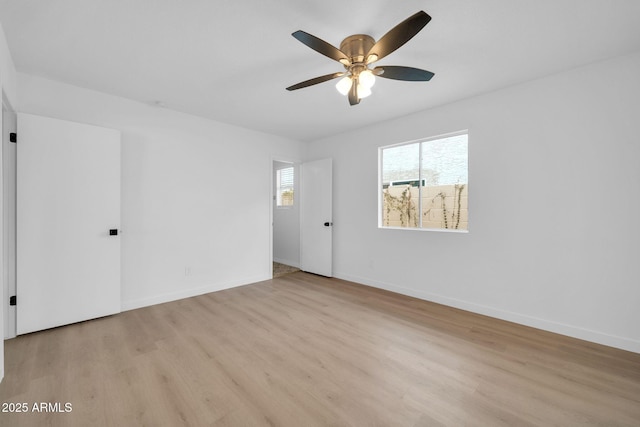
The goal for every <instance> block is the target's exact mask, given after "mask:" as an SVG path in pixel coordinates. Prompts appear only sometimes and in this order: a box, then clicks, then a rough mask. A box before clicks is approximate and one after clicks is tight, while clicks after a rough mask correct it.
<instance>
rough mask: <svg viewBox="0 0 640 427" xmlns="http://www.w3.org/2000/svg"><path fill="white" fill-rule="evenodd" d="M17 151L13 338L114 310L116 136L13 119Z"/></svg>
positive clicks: (63, 124) (117, 225)
mask: <svg viewBox="0 0 640 427" xmlns="http://www.w3.org/2000/svg"><path fill="white" fill-rule="evenodd" d="M17 150H18V152H17V259H16V261H17V332H18V334H25V333H28V332H33V331H38V330H41V329H47V328H52V327H55V326H61V325H66V324H69V323H74V322H79V321H83V320H88V319H92V318H96V317H101V316H106V315H110V314H114V313H117V312H119V311H120V237H119V234H120V233H119V231H120V230H119V229H120V133H119V132H118V131H116V130H112V129H105V128H100V127H96V126H89V125H84V124H79V123H72V122H66V121H62V120H56V119H51V118H46V117H39V116H33V115H29V114H18V143H17ZM111 230H114V231H111ZM115 230H117V231H115ZM116 232H117V233H118V234H117V235H114V233H116Z"/></svg>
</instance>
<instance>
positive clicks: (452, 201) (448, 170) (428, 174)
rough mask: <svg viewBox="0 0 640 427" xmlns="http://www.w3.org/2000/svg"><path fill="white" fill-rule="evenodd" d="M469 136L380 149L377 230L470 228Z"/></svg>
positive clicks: (440, 137)
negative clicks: (381, 228)
mask: <svg viewBox="0 0 640 427" xmlns="http://www.w3.org/2000/svg"><path fill="white" fill-rule="evenodd" d="M467 145H468V133H467V132H466V131H464V132H457V133H454V134H449V135H444V136H438V137H434V138H428V139H424V140H420V141H413V142H408V143H404V144H398V145H392V146H387V147H381V148H380V152H379V154H380V178H381V179H380V226H381V227H385V228H413V229H431V230H457V231H467V230H468V229H469V222H468V221H469V219H468V218H469V208H468V194H469V182H468V181H469V178H468V151H467V149H468V146H467Z"/></svg>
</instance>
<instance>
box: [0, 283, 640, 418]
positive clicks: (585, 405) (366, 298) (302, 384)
mask: <svg viewBox="0 0 640 427" xmlns="http://www.w3.org/2000/svg"><path fill="white" fill-rule="evenodd" d="M0 402H13V403H21V402H24V403H27V404H28V405H29V406H30V407H31V406H32V405H33V404H34V403H39V402H52V403H55V402H58V403H60V405H61V407H62V408H64V404H65V403H71V405H72V412H69V413H44V414H43V413H18V414H8V413H0V425H2V426H38V427H40V426H45V425H55V426H83V427H84V426H138V425H145V426H172V427H173V426H182V425H192V426H263V425H264V426H295V427H301V426H303V427H306V426H326V425H331V426H440V425H446V426H465V425H467V426H532V425H536V426H554V425H556V426H577V425H579V426H585V425H599V426H639V425H640V354H635V353H629V352H625V351H621V350H616V349H612V348H608V347H603V346H599V345H596V344H590V343H586V342H583V341H579V340H575V339H571V338H566V337H561V336H558V335H554V334H551V333H547V332H542V331H539V330H535V329H530V328H526V327H522V326H517V325H514V324H510V323H506V322H502V321H498V320H495V319H490V318H487V317H483V316H479V315H474V314H470V313H467V312H463V311H459V310H455V309H452V308H448V307H444V306H440V305H437V304H432V303H428V302H425V301H420V300H417V299H413V298H409V297H405V296H400V295H395V294H392V293H389V292H385V291H381V290H376V289H372V288H369V287H365V286H360V285H356V284H353V283H349V282H345V281H342V280H337V279H326V278H321V277H317V276H313V275H309V274H306V273H301V272H298V273H293V274H289V275H286V276H283V277H282V278H278V279H274V280H272V281H267V282H261V283H257V284H254V285H249V286H243V287H239V288H235V289H230V290H226V291H221V292H216V293H212V294H208V295H203V296H199V297H194V298H189V299H185V300H181V301H176V302H172V303H168V304H162V305H157V306H153V307H147V308H143V309H139V310H134V311H129V312H125V313H121V314H119V315H116V316H112V317H108V318H103V319H98V320H94V321H89V322H84V323H80V324H75V325H70V326H66V327H62V328H57V329H52V330H48V331H43V332H38V333H34V334H30V335H26V336H22V337H19V338H16V339H13V340H9V341H7V342H6V376H5V379H4V381H3V383H2V384H1V385H0ZM30 410H31V408H30Z"/></svg>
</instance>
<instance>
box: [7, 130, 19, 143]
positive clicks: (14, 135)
mask: <svg viewBox="0 0 640 427" xmlns="http://www.w3.org/2000/svg"><path fill="white" fill-rule="evenodd" d="M9 141H10V142H18V134H17V133H15V132H11V133H10V134H9Z"/></svg>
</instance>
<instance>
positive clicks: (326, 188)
mask: <svg viewBox="0 0 640 427" xmlns="http://www.w3.org/2000/svg"><path fill="white" fill-rule="evenodd" d="M332 171H333V168H332V162H331V159H322V160H316V161H313V162H307V163H303V164H302V165H301V167H300V192H301V193H302V194H301V197H300V199H301V200H300V269H301V270H302V271H307V272H309V273H315V274H320V275H322V276H327V277H331V276H332V269H331V268H332V267H331V259H332V246H331V245H332V237H331V236H332V227H333V219H332V185H333V180H332Z"/></svg>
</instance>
